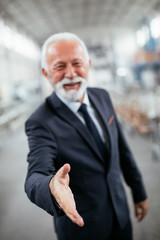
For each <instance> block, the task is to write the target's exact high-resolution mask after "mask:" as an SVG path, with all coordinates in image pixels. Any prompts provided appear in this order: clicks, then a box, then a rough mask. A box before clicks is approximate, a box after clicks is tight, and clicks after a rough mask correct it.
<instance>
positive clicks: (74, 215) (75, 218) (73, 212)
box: [65, 209, 84, 227]
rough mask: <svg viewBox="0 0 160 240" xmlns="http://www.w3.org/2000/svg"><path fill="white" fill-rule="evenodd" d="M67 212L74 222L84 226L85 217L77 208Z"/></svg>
mask: <svg viewBox="0 0 160 240" xmlns="http://www.w3.org/2000/svg"><path fill="white" fill-rule="evenodd" d="M65 214H66V215H67V217H69V218H70V219H71V221H72V222H74V223H75V224H77V225H78V226H80V227H83V226H84V221H83V218H82V217H81V216H80V215H79V213H78V212H77V210H76V209H70V210H69V211H67V210H66V211H65Z"/></svg>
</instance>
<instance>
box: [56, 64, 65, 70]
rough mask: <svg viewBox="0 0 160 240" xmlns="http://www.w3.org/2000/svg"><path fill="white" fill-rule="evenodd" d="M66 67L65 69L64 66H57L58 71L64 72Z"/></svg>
mask: <svg viewBox="0 0 160 240" xmlns="http://www.w3.org/2000/svg"><path fill="white" fill-rule="evenodd" d="M64 67H65V66H64V65H59V66H56V69H57V70H62V69H64Z"/></svg>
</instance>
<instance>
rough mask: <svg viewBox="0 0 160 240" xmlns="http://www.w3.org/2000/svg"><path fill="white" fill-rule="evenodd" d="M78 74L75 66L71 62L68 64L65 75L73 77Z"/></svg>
mask: <svg viewBox="0 0 160 240" xmlns="http://www.w3.org/2000/svg"><path fill="white" fill-rule="evenodd" d="M76 76H77V74H76V71H75V69H74V67H73V66H72V65H71V64H68V65H67V67H66V71H65V77H66V78H70V79H73V78H75V77H76Z"/></svg>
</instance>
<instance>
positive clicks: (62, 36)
mask: <svg viewBox="0 0 160 240" xmlns="http://www.w3.org/2000/svg"><path fill="white" fill-rule="evenodd" d="M63 40H73V41H76V42H78V43H79V44H80V45H81V47H82V48H83V50H84V53H85V56H86V60H87V63H89V59H90V57H89V54H88V50H87V47H86V45H85V43H84V42H83V41H82V40H81V39H80V38H79V37H78V36H77V35H76V34H73V33H70V32H62V33H57V34H53V35H52V36H50V37H49V38H48V39H46V41H45V42H44V44H43V46H42V54H41V67H42V68H44V69H45V70H46V71H47V72H48V66H47V61H46V54H47V49H48V45H49V44H50V43H53V42H59V41H63Z"/></svg>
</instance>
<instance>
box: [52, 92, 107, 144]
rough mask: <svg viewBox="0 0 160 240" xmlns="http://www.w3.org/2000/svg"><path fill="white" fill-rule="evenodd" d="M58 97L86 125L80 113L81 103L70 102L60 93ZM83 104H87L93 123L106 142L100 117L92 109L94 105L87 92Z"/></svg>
mask: <svg viewBox="0 0 160 240" xmlns="http://www.w3.org/2000/svg"><path fill="white" fill-rule="evenodd" d="M56 95H57V97H58V98H59V99H60V100H61V101H62V102H63V103H64V104H65V105H66V106H67V107H68V108H69V109H70V110H71V111H72V112H73V113H74V114H76V116H77V117H78V118H79V119H80V120H81V121H82V123H83V124H85V121H84V119H83V117H82V115H81V114H80V112H78V110H79V108H80V106H81V103H80V102H73V101H70V100H68V99H66V98H64V97H62V96H60V95H59V94H58V93H56ZM83 103H85V104H86V105H87V111H88V113H89V115H90V117H91V118H92V120H93V122H94V123H95V125H96V127H97V130H98V132H99V135H100V137H101V138H102V141H103V142H105V137H104V131H103V128H102V126H101V123H100V120H99V117H98V115H97V113H96V111H95V109H94V108H93V107H92V105H91V103H90V101H89V98H88V94H87V91H86V92H85V95H84V98H83ZM85 125H86V124H85Z"/></svg>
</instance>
